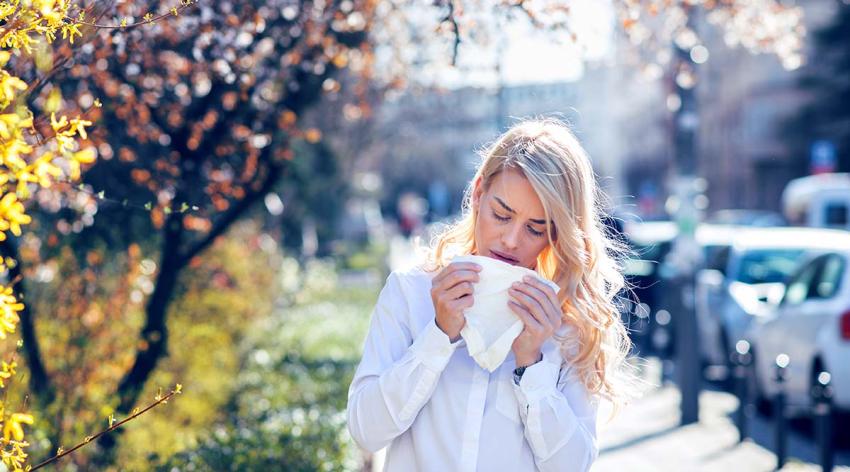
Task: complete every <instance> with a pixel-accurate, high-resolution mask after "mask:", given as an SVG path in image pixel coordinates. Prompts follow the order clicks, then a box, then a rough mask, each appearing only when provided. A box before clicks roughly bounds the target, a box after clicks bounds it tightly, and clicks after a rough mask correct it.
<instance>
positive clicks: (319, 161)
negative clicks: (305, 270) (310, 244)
mask: <svg viewBox="0 0 850 472" xmlns="http://www.w3.org/2000/svg"><path fill="white" fill-rule="evenodd" d="M292 150H293V152H294V153H295V156H296V158H295V159H294V160H293V161H292V164H291V165H290V166H289V167H287V169H286V170H285V171H284V174H283V177H282V178H281V184H280V185H279V187H280V193H281V194H282V196H283V201H284V202H286V206H285V208H284V210H283V218H282V219H281V221H280V225H281V230H282V236H283V245H284V247H285V248H287V249H289V250H292V251H300V250H301V248H302V245H303V244H304V241H303V238H302V235H303V233H302V231H303V228H304V225H305V223H306V222H308V221H309V222H310V224H312V225H314V227H315V229H316V238H317V243H318V247H317V253H316V255H318V256H320V257H322V256H327V255H328V254H329V252H330V248H329V243H330V241H331V240H333V239H334V238H335V237H336V236H337V222H338V220H339V216H340V214H341V213H342V210H343V209H344V208H345V201H346V198H347V197H348V192H349V188H348V185H349V184H348V180H349V176H347V175H344V174H342V172H341V169H340V162H339V157H338V155H337V154H336V153H335V152H334V151H333V150H332V149H331V148H330V147H329V146H328V145H327V144H326V143H325V142H324V141H318V142H316V143H310V142H309V141H306V140H296V141H294V142H293V143H292Z"/></svg>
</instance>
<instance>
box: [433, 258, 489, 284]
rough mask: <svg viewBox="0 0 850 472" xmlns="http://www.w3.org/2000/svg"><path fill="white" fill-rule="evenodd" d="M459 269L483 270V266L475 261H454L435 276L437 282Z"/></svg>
mask: <svg viewBox="0 0 850 472" xmlns="http://www.w3.org/2000/svg"><path fill="white" fill-rule="evenodd" d="M459 270H469V271H474V272H481V266H480V265H478V264H476V263H474V262H452V263H451V264H449V265H447V266H446V267H445V268H444V269H443V270H442V271H441V272H440V273H439V274H437V276H436V277H434V282H435V283H440V282H442V281H443V280H444V279H445V278H446V277H448V276H450V275H452V274H453V273H455V272H456V271H459Z"/></svg>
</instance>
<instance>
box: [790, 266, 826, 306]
mask: <svg viewBox="0 0 850 472" xmlns="http://www.w3.org/2000/svg"><path fill="white" fill-rule="evenodd" d="M823 261H824V259H823V258H822V257H819V258H817V259H814V260H813V261H811V262H809V263H808V264H806V265H804V266H803V267H802V268H801V269H800V270H799V271H798V272H797V273H796V274H795V275H794V276H793V277H792V278H791V280H790V281H789V282H788V286H787V287H786V288H785V295H784V296H783V297H782V301H781V302H780V304H781V305H796V304H798V303H802V302H803V300H805V299H806V298H807V297H808V296H809V291H811V287H812V285H813V282H814V281H815V276H816V275H817V274H818V272H819V271H820V268H821V267H822V266H823Z"/></svg>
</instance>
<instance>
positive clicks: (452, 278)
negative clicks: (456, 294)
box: [440, 270, 480, 290]
mask: <svg viewBox="0 0 850 472" xmlns="http://www.w3.org/2000/svg"><path fill="white" fill-rule="evenodd" d="M479 280H480V277H479V276H478V272H474V271H471V270H459V271H456V272H453V273H452V274H450V275H448V276H446V278H445V279H443V281H442V282H441V283H440V286H441V287H442V288H443V290H449V289H451V288H453V287H455V286H456V285H458V284H460V283H464V282H473V283H475V282H478V281H479Z"/></svg>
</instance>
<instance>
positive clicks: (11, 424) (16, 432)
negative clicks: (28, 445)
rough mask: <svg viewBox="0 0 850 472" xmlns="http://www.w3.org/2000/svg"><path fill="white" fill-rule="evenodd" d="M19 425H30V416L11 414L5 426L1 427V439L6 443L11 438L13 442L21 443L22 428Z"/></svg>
mask: <svg viewBox="0 0 850 472" xmlns="http://www.w3.org/2000/svg"><path fill="white" fill-rule="evenodd" d="M21 423H26V424H32V423H33V417H32V415H27V414H24V413H14V414H12V416H10V417H9V418H8V419H7V420H6V424H5V425H3V439H5V440H6V441H8V440H9V439H10V438H11V437H14V438H15V441H22V440H23V439H24V428H23V427H21Z"/></svg>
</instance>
